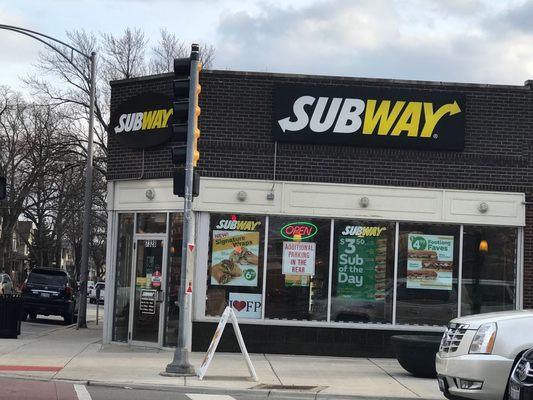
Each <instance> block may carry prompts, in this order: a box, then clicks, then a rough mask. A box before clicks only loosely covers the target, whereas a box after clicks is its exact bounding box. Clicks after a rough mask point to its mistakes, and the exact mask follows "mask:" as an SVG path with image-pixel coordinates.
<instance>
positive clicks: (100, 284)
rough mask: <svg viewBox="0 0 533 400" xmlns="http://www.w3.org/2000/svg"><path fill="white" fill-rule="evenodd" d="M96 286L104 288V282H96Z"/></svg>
mask: <svg viewBox="0 0 533 400" xmlns="http://www.w3.org/2000/svg"><path fill="white" fill-rule="evenodd" d="M96 287H99V288H100V289H101V290H104V289H105V283H98V284H97V285H96Z"/></svg>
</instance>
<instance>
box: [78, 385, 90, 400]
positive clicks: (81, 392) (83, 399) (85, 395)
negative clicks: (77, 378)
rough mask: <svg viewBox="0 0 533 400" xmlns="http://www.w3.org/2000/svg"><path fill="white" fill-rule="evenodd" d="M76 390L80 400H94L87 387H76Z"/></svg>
mask: <svg viewBox="0 0 533 400" xmlns="http://www.w3.org/2000/svg"><path fill="white" fill-rule="evenodd" d="M74 390H75V391H76V394H77V395H78V400H92V397H91V395H90V394H89V392H88V391H87V388H86V387H85V385H74Z"/></svg>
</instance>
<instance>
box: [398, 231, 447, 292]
mask: <svg viewBox="0 0 533 400" xmlns="http://www.w3.org/2000/svg"><path fill="white" fill-rule="evenodd" d="M453 242H454V237H453V236H444V235H442V236H441V235H424V234H420V233H410V234H408V236H407V288H408V289H431V290H452V276H453V267H454V265H453Z"/></svg>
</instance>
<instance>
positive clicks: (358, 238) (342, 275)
mask: <svg viewBox="0 0 533 400" xmlns="http://www.w3.org/2000/svg"><path fill="white" fill-rule="evenodd" d="M350 228H357V229H350ZM385 231H386V228H382V227H360V226H357V227H352V226H347V227H346V228H345V229H344V231H343V233H342V234H341V235H339V236H338V239H337V240H338V241H337V246H338V247H337V249H338V257H337V297H344V298H349V299H351V300H363V301H371V302H375V301H383V300H384V299H385V290H386V283H385V282H386V276H385V272H386V267H387V265H386V262H387V239H386V238H385V237H381V236H382V234H384V232H385Z"/></svg>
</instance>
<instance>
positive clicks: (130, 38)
mask: <svg viewBox="0 0 533 400" xmlns="http://www.w3.org/2000/svg"><path fill="white" fill-rule="evenodd" d="M102 40H103V43H102V52H103V57H102V66H101V68H102V71H103V73H104V75H105V76H106V78H107V79H109V80H115V79H128V78H133V77H136V76H141V75H144V74H145V73H146V70H147V68H146V63H145V50H146V45H147V44H148V41H147V39H146V38H145V37H144V33H143V31H142V30H141V29H138V28H136V29H133V30H132V29H130V28H126V29H125V30H124V33H123V34H122V36H115V35H113V34H106V33H104V34H102Z"/></svg>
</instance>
